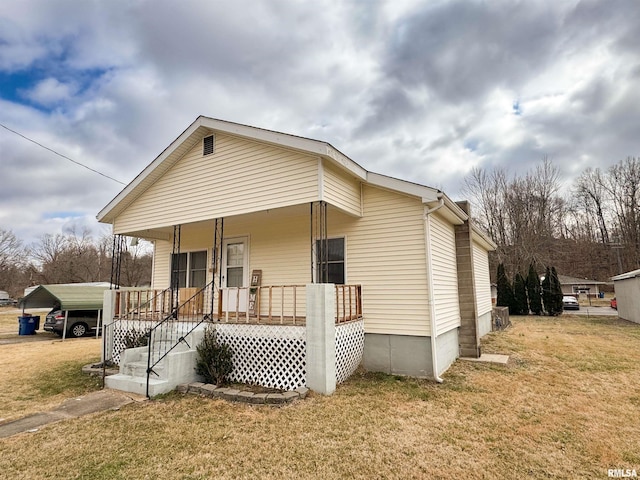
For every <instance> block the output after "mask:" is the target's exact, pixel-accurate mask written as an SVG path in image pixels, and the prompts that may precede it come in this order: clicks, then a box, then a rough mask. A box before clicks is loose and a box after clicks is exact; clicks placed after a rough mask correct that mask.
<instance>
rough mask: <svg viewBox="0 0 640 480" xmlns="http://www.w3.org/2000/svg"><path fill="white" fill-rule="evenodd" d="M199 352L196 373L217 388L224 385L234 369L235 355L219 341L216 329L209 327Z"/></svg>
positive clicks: (199, 346)
mask: <svg viewBox="0 0 640 480" xmlns="http://www.w3.org/2000/svg"><path fill="white" fill-rule="evenodd" d="M197 350H198V360H197V363H196V373H197V374H198V375H202V376H203V377H204V378H205V381H206V382H207V383H212V384H214V385H217V386H220V385H222V384H224V383H225V381H226V379H227V376H228V375H229V374H230V373H231V370H232V369H233V363H232V359H231V357H232V355H233V353H232V352H231V348H229V345H226V344H224V343H221V342H219V341H218V336H217V334H216V329H215V328H213V327H207V329H206V330H205V332H204V338H203V339H202V343H201V344H200V345H198V347H197Z"/></svg>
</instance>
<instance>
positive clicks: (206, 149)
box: [202, 135, 214, 155]
mask: <svg viewBox="0 0 640 480" xmlns="http://www.w3.org/2000/svg"><path fill="white" fill-rule="evenodd" d="M213 139H214V136H213V135H209V136H208V137H204V138H203V139H202V155H211V154H212V153H213Z"/></svg>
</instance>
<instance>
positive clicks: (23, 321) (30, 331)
mask: <svg viewBox="0 0 640 480" xmlns="http://www.w3.org/2000/svg"><path fill="white" fill-rule="evenodd" d="M18 324H19V328H18V335H35V334H36V319H35V317H32V316H31V315H24V316H22V317H18Z"/></svg>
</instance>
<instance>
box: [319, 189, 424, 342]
mask: <svg viewBox="0 0 640 480" xmlns="http://www.w3.org/2000/svg"><path fill="white" fill-rule="evenodd" d="M363 199H364V216H363V217H362V218H354V217H351V216H349V215H346V214H344V213H342V212H339V211H337V210H336V209H329V213H328V223H329V236H330V237H342V236H344V237H345V247H346V266H345V275H346V283H348V284H361V285H362V309H363V313H364V318H365V331H366V332H367V333H381V334H398V335H420V336H427V335H429V333H430V329H429V305H428V303H427V272H426V262H425V243H424V220H423V212H424V208H423V205H422V203H421V201H420V200H419V199H417V198H412V197H408V196H404V195H400V194H397V193H393V192H390V191H387V190H383V189H379V188H376V187H371V186H367V185H365V186H363Z"/></svg>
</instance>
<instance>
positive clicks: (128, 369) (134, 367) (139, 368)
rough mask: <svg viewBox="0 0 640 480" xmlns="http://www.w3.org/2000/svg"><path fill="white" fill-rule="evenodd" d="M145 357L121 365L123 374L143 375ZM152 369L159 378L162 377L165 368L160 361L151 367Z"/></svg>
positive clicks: (144, 372)
mask: <svg viewBox="0 0 640 480" xmlns="http://www.w3.org/2000/svg"><path fill="white" fill-rule="evenodd" d="M147 365H148V363H147V359H146V358H143V359H142V360H139V361H135V362H127V363H125V364H124V365H123V366H122V369H121V372H120V373H123V374H125V375H131V376H133V377H144V376H146V375H147ZM153 371H154V372H156V374H157V376H158V377H159V378H164V375H163V374H164V372H165V368H164V365H163V364H162V363H160V364H158V365H156V366H155V367H153Z"/></svg>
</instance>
